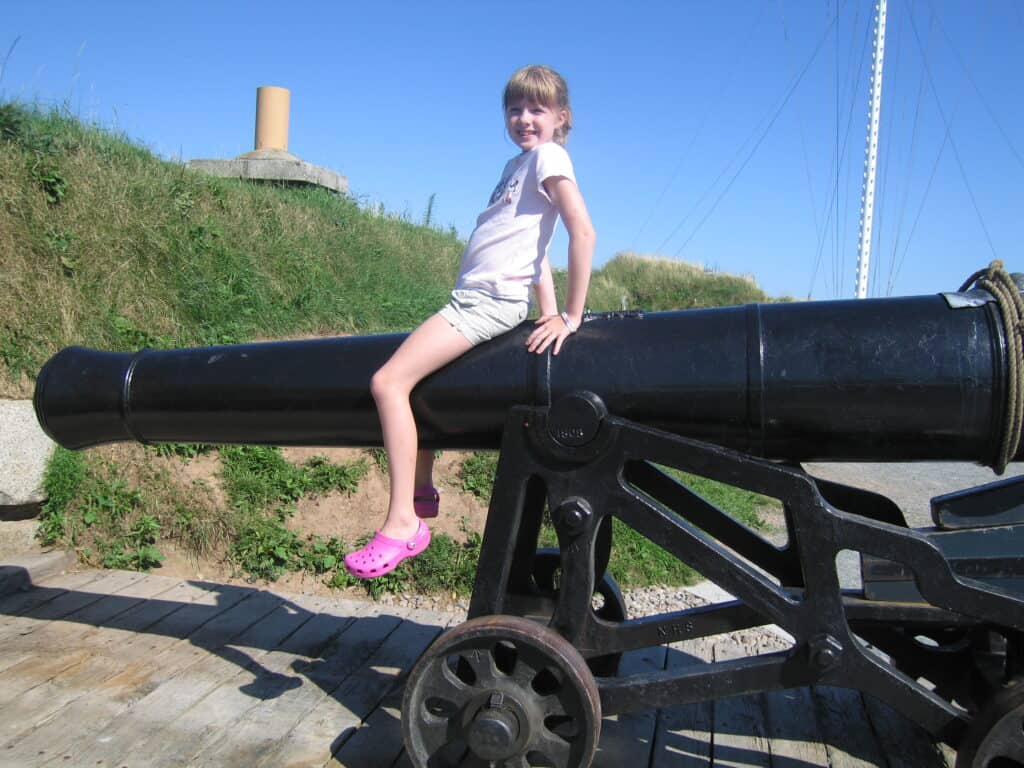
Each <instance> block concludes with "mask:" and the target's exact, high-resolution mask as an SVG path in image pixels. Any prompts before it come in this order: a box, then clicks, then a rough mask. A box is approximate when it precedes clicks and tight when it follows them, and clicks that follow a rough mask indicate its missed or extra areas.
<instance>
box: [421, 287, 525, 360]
mask: <svg viewBox="0 0 1024 768" xmlns="http://www.w3.org/2000/svg"><path fill="white" fill-rule="evenodd" d="M529 312H530V301H529V299H499V298H495V297H494V296H491V295H490V294H487V293H484V292H483V291H473V290H464V289H458V288H457V289H456V290H454V291H452V298H451V301H449V302H448V303H447V304H445V305H444V306H443V307H441V309H440V311H439V312H438V314H440V315H441V317H443V318H444V319H445V320H447V321H448V322H449V323H451V325H452V327H453V328H454V329H455V330H457V331H458V332H459V333H461V334H462V335H463V336H465V337H466V339H467V340H468V341H469V343H470V344H472V345H473V346H476V345H477V344H480V343H481V342H484V341H487V340H488V339H493V338H494V337H495V336H500V335H501V334H503V333H505V332H506V331H511V330H512V329H513V328H515V327H516V326H517V325H519V324H520V323H521V322H523V320H525V319H526V315H527V314H529Z"/></svg>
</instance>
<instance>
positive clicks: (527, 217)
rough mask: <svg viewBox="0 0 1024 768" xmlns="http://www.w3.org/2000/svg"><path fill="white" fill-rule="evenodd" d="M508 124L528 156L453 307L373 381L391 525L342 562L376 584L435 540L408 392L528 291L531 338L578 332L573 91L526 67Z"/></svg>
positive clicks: (504, 323)
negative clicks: (551, 260) (536, 314)
mask: <svg viewBox="0 0 1024 768" xmlns="http://www.w3.org/2000/svg"><path fill="white" fill-rule="evenodd" d="M503 105H504V109H505V127H506V129H507V130H508V135H509V137H510V138H511V139H512V141H513V142H514V143H515V144H516V145H517V146H518V147H519V149H520V150H522V151H521V153H520V154H519V155H517V156H516V157H514V158H512V159H511V160H510V161H509V162H508V163H507V164H506V165H505V169H504V171H502V174H501V181H499V182H498V186H497V187H495V189H494V192H493V193H492V194H491V199H490V201H489V202H488V205H487V208H486V209H485V210H484V212H483V213H481V214H480V216H479V217H478V218H477V224H476V229H475V230H473V234H472V235H470V237H469V242H468V243H467V244H466V250H465V251H464V252H463V254H462V263H461V265H460V267H459V276H458V280H457V282H456V285H455V290H453V291H452V297H451V301H450V302H449V303H448V304H447V305H445V306H444V307H443V308H442V309H441V310H440V311H439V312H438V313H437V314H435V315H434V316H433V317H431V318H430V319H428V320H427V321H425V322H424V323H423V324H422V325H421V326H419V327H418V328H416V330H414V331H413V332H412V333H411V334H409V336H408V337H407V338H406V339H405V341H403V342H402V344H401V346H399V348H398V349H397V350H395V353H394V355H392V356H391V359H390V360H388V361H387V362H386V363H385V364H384V365H383V366H382V367H381V368H380V370H379V371H377V373H376V374H374V376H373V379H372V381H371V382H370V389H371V392H372V393H373V398H374V400H375V401H376V404H377V412H378V414H379V416H380V422H381V430H382V433H383V437H384V450H385V451H386V452H387V456H388V474H389V477H390V480H391V501H390V503H389V505H388V515H387V519H386V520H385V521H384V525H383V526H382V527H381V529H380V530H379V531H377V533H376V535H375V536H374V537H373V539H372V540H371V541H370V542H369V543H368V544H367V545H366V546H365V547H363V548H362V549H359V550H356V551H355V552H352V553H350V554H349V555H347V556H346V557H345V567H346V568H347V569H348V571H349V573H351V574H353V575H354V576H358V577H359V578H363V579H372V578H376V577H378V576H382V575H384V574H385V573H388V572H390V571H392V570H393V569H394V568H395V566H397V565H398V564H399V563H400V562H402V561H403V560H405V559H406V558H408V557H414V556H415V555H418V554H419V553H420V552H422V551H423V550H424V549H426V547H427V545H428V544H429V543H430V530H429V529H428V528H427V526H426V524H425V523H424V522H423V521H422V519H421V518H430V517H435V516H436V515H437V506H438V495H437V491H436V490H435V489H434V487H433V482H432V473H433V464H434V452H433V451H419V450H418V445H417V434H416V422H415V421H414V419H413V413H412V408H411V406H410V404H409V395H410V393H411V392H412V389H413V387H415V386H416V384H418V383H419V382H420V381H421V380H422V379H423V378H425V377H426V376H427V375H429V374H431V373H433V372H434V371H436V370H437V369H439V368H441V367H442V366H444V365H446V364H447V363H449V362H451V361H452V360H454V359H455V358H457V357H459V356H461V355H463V354H465V353H466V352H467V351H468V350H470V349H471V348H472V347H473V346H475V345H476V344H479V343H481V342H483V341H486V340H488V339H491V338H494V337H495V336H497V335H499V334H502V333H504V332H506V331H509V330H511V329H512V328H514V327H516V326H517V325H519V324H520V323H521V322H522V321H523V320H525V319H526V315H527V312H528V311H529V305H530V290H529V287H530V285H531V284H533V285H534V286H535V289H536V294H537V303H538V305H539V308H540V314H541V317H540V319H539V320H537V322H536V327H535V328H534V330H533V332H532V333H531V334H530V336H529V338H527V340H526V346H527V349H529V350H530V351H531V352H536V353H538V354H540V353H542V352H544V350H546V349H547V348H548V347H549V346H550V345H552V344H553V345H554V347H553V350H552V351H553V352H554V354H556V355H557V354H558V352H559V350H560V349H561V347H562V343H563V342H564V341H565V340H566V338H567V337H568V336H569V335H570V334H572V333H575V332H576V329H577V328H578V327H579V324H580V322H581V320H582V318H583V305H584V302H585V300H586V296H587V286H588V284H589V282H590V263H591V258H592V256H593V252H594V239H595V235H594V230H593V227H592V226H591V224H590V217H589V216H588V215H587V209H586V206H585V205H584V203H583V198H582V196H581V195H580V191H579V188H578V187H577V186H576V179H575V176H574V174H573V168H572V161H571V160H570V159H569V155H568V153H566V151H565V149H564V144H565V141H566V138H567V136H568V133H569V129H570V128H571V127H572V112H571V110H570V107H569V92H568V88H567V87H566V84H565V81H564V80H563V79H562V77H561V75H559V74H558V73H557V72H555V71H554V70H551V69H549V68H548V67H543V66H529V67H524V68H522V69H520V70H519V71H517V72H516V73H515V74H514V75H512V78H511V79H510V80H509V82H508V85H506V86H505V93H504V97H503ZM559 216H561V218H562V221H563V223H564V224H565V228H566V230H567V231H568V233H569V286H568V290H567V293H566V309H565V311H564V312H562V313H561V314H559V313H558V309H557V304H556V302H555V289H554V284H553V282H552V279H551V267H550V266H549V264H548V259H547V250H548V244H549V243H550V242H551V235H552V233H553V232H554V229H555V221H556V219H557V218H558V217H559Z"/></svg>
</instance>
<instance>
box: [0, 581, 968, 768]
mask: <svg viewBox="0 0 1024 768" xmlns="http://www.w3.org/2000/svg"><path fill="white" fill-rule="evenodd" d="M457 621H458V619H456V618H454V617H450V616H446V615H443V614H437V613H425V612H418V611H410V610H401V609H395V608H393V607H390V606H382V605H378V604H374V603H369V602H354V601H349V600H341V599H334V598H320V597H305V596H297V595H285V594H278V593H275V592H272V591H267V590H263V589H255V588H244V587H237V586H226V585H222V584H214V583H206V582H195V581H181V580H177V579H170V578H166V577H161V576H152V575H143V574H139V573H130V572H124V571H86V572H81V573H72V574H68V575H62V576H57V577H54V578H48V579H45V580H43V581H42V582H41V583H38V584H36V585H34V586H33V587H32V588H30V589H28V590H24V591H19V592H15V593H13V594H8V595H7V596H5V597H3V598H2V599H0V670H2V672H0V729H2V731H0V739H2V743H0V766H11V767H12V768H13V767H15V766H16V767H17V768H35V767H36V766H51V767H53V766H82V767H83V768H84V767H85V766H88V767H89V768H121V767H122V766H123V767H124V768H159V767H160V766H229V767H231V768H235V767H237V768H242V767H243V766H244V767H245V768H257V767H258V766H274V767H275V768H279V767H280V768H286V767H287V768H299V766H318V767H319V766H338V765H342V766H349V767H350V768H376V767H377V766H409V765H410V763H409V761H408V758H407V757H406V756H405V755H404V754H403V752H402V740H401V724H400V714H399V704H400V701H401V686H402V680H403V676H404V673H405V672H406V671H407V670H408V669H409V668H410V666H411V665H412V664H413V663H414V662H415V660H416V659H417V657H418V656H419V654H420V653H421V652H422V651H423V649H424V648H425V647H426V646H427V645H428V644H429V643H430V642H431V641H432V640H433V639H434V638H435V637H436V636H437V635H438V633H439V632H441V631H442V629H444V627H445V626H447V625H449V624H451V623H453V622H457ZM745 652H749V648H746V647H744V646H741V645H740V644H738V643H737V642H735V640H733V639H731V638H729V637H727V636H724V637H721V638H717V639H716V640H715V642H713V643H712V642H710V641H709V640H704V641H701V644H699V645H698V644H692V645H687V644H682V645H678V646H668V647H660V648H653V649H646V650H644V651H642V652H636V653H631V654H627V655H626V657H625V658H624V659H623V665H624V671H633V670H638V669H657V668H665V667H666V666H668V667H672V666H675V665H682V664H687V663H691V664H692V663H695V661H696V660H697V659H700V658H705V659H708V658H727V657H729V656H735V655H737V654H740V653H745ZM950 762H951V755H950V753H949V751H948V750H943V749H940V748H939V747H937V746H936V745H934V744H933V743H932V742H931V740H930V739H928V738H927V736H926V735H925V734H924V733H923V732H922V731H921V730H920V729H918V728H917V727H916V726H914V725H913V724H911V723H909V722H908V721H906V720H905V719H903V718H902V717H901V716H899V715H897V714H896V713H894V712H893V711H892V710H888V709H887V708H885V707H883V706H881V705H879V704H877V703H876V702H873V701H865V700H864V699H863V698H862V697H861V696H860V695H859V694H857V693H855V692H850V691H846V690H839V689H831V688H811V689H799V690H792V691H782V692H777V693H771V694H767V695H757V696H745V697H737V698H732V699H726V700H721V701H717V702H709V703H706V704H702V705H694V706H687V707H679V708H674V709H664V710H660V711H652V712H646V713H641V714H639V715H633V716H628V717H625V716H624V717H619V718H616V717H607V718H605V720H604V722H603V724H602V737H601V743H600V752H599V754H598V757H597V759H596V760H595V765H596V766H602V767H603V768H612V767H613V766H614V767H616V768H618V767H619V766H631V767H633V768H640V766H657V768H674V767H676V766H679V767H683V766H686V767H687V768H689V767H691V766H694V767H696V766H708V765H714V766H786V768H811V767H812V766H836V767H837V768H846V767H854V766H891V767H892V768H896V767H897V766H900V767H902V766H906V767H907V768H932V767H933V766H935V767H938V766H946V765H948V764H950Z"/></svg>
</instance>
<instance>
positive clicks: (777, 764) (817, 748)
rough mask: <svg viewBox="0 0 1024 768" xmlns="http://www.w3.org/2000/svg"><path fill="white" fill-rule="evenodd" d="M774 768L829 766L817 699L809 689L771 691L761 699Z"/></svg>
mask: <svg viewBox="0 0 1024 768" xmlns="http://www.w3.org/2000/svg"><path fill="white" fill-rule="evenodd" d="M762 701H763V705H764V714H765V732H766V734H767V736H768V747H769V750H770V751H771V756H772V768H810V767H811V766H823V767H825V768H827V767H828V765H829V761H828V751H827V750H826V749H825V745H824V744H822V743H821V733H820V730H819V728H818V718H817V714H816V712H815V706H814V698H813V697H812V696H811V691H810V690H809V689H808V688H790V689H788V690H784V691H768V692H767V693H765V694H764V695H763V697H762Z"/></svg>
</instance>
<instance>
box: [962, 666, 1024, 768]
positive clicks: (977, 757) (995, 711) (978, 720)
mask: <svg viewBox="0 0 1024 768" xmlns="http://www.w3.org/2000/svg"><path fill="white" fill-rule="evenodd" d="M956 768H1024V679H1018V680H1016V681H1015V682H1014V683H1011V684H1010V685H1007V686H1006V687H1005V688H1003V689H1001V690H1000V691H999V692H998V693H996V694H995V695H994V696H993V697H992V698H991V699H990V700H989V701H988V702H986V704H985V706H983V707H982V708H981V710H980V711H979V712H978V714H977V715H975V716H974V719H973V720H971V724H970V725H969V726H968V728H967V734H966V736H965V737H964V740H963V742H962V743H961V744H960V749H959V750H957V754H956Z"/></svg>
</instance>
